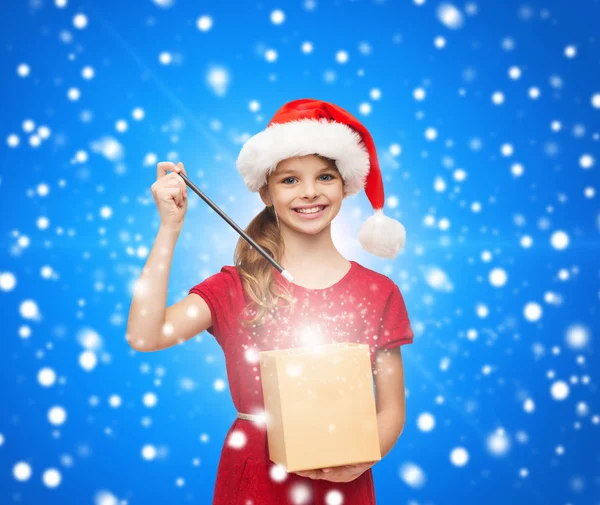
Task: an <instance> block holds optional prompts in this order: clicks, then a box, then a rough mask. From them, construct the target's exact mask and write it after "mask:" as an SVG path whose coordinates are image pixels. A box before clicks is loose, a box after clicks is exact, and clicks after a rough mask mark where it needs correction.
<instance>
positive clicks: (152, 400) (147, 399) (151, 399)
mask: <svg viewBox="0 0 600 505" xmlns="http://www.w3.org/2000/svg"><path fill="white" fill-rule="evenodd" d="M142 403H143V404H144V405H145V406H146V407H148V408H152V407H155V406H156V404H157V403H158V397H157V396H156V395H155V394H154V393H152V392H150V393H146V394H145V395H144V396H143V398H142Z"/></svg>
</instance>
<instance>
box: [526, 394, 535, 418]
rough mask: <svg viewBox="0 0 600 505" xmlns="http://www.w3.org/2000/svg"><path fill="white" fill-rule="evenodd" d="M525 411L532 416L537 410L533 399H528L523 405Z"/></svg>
mask: <svg viewBox="0 0 600 505" xmlns="http://www.w3.org/2000/svg"><path fill="white" fill-rule="evenodd" d="M523 410H524V411H525V412H527V413H528V414H531V413H532V412H533V411H534V410H535V403H534V402H533V400H532V399H531V398H527V399H526V400H525V402H524V403H523Z"/></svg>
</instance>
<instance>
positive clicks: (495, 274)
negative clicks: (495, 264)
mask: <svg viewBox="0 0 600 505" xmlns="http://www.w3.org/2000/svg"><path fill="white" fill-rule="evenodd" d="M507 279H508V275H507V274H506V271H505V270H504V269H503V268H494V269H493V270H492V271H491V272H490V274H489V281H490V284H491V285H492V286H494V287H496V288H500V287H502V286H504V285H505V284H506V281H507Z"/></svg>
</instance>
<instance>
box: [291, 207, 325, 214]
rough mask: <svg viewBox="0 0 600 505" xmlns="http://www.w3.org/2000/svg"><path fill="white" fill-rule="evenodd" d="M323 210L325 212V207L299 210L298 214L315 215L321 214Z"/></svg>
mask: <svg viewBox="0 0 600 505" xmlns="http://www.w3.org/2000/svg"><path fill="white" fill-rule="evenodd" d="M321 210H323V207H316V208H314V209H309V210H298V211H297V212H300V213H301V214H314V213H315V212H320V211H321Z"/></svg>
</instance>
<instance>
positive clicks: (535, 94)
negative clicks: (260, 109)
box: [528, 86, 541, 100]
mask: <svg viewBox="0 0 600 505" xmlns="http://www.w3.org/2000/svg"><path fill="white" fill-rule="evenodd" d="M528 94H529V98H531V99H532V100H537V99H538V98H539V97H540V94H541V93H540V90H539V88H536V87H535V86H532V87H531V88H529V91H528Z"/></svg>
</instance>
